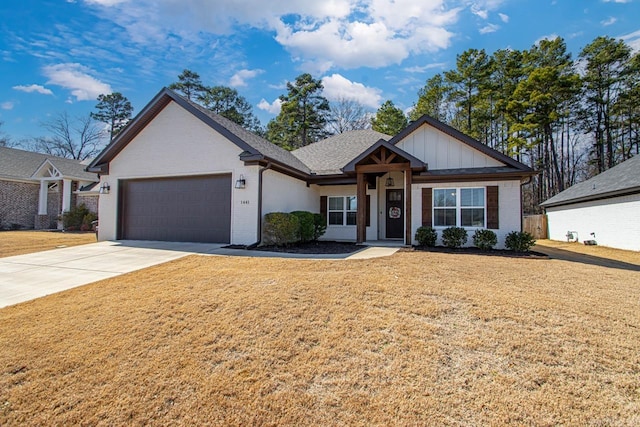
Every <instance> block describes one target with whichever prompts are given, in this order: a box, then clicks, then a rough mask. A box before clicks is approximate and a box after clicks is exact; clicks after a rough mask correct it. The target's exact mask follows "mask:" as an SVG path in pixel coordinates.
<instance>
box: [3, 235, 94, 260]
mask: <svg viewBox="0 0 640 427" xmlns="http://www.w3.org/2000/svg"><path fill="white" fill-rule="evenodd" d="M95 241H96V235H95V233H63V232H50V231H0V258H2V257H8V256H13V255H23V254H30V253H33V252H40V251H47V250H50V249H56V248H60V247H66V246H77V245H85V244H87V243H95Z"/></svg>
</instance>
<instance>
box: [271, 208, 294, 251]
mask: <svg viewBox="0 0 640 427" xmlns="http://www.w3.org/2000/svg"><path fill="white" fill-rule="evenodd" d="M299 228H300V221H299V220H298V217H297V216H295V215H291V214H288V213H284V212H271V213H268V214H266V215H265V216H264V227H263V229H262V234H263V241H264V243H265V244H266V245H276V246H286V245H288V244H290V243H293V242H295V241H297V239H298V229H299Z"/></svg>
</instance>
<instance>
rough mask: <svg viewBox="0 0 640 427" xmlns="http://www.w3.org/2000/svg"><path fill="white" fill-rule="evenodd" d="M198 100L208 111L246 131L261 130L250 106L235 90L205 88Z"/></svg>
mask: <svg viewBox="0 0 640 427" xmlns="http://www.w3.org/2000/svg"><path fill="white" fill-rule="evenodd" d="M198 100H199V101H200V102H201V103H202V104H203V105H204V106H205V107H206V108H207V109H208V110H211V111H213V112H214V113H216V114H220V115H221V116H222V117H226V118H227V119H229V120H231V121H232V122H235V123H237V124H239V125H240V126H242V127H243V128H245V129H247V130H250V131H254V132H259V131H260V129H261V126H260V120H258V118H257V117H256V116H255V115H254V114H253V111H252V107H251V104H249V102H248V101H247V100H246V99H245V98H244V97H243V96H241V95H240V94H239V93H238V91H237V90H235V89H232V88H230V87H226V86H213V87H207V88H205V90H204V92H203V93H202V94H201V95H200V96H199V97H198Z"/></svg>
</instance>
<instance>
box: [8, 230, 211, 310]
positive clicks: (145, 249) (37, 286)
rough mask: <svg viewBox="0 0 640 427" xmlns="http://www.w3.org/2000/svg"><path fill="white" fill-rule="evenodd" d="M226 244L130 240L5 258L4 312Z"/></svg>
mask: <svg viewBox="0 0 640 427" xmlns="http://www.w3.org/2000/svg"><path fill="white" fill-rule="evenodd" d="M221 246H223V245H220V244H209V243H174V242H139V241H126V240H125V241H117V242H98V243H92V244H88V245H82V246H74V247H70V248H61V249H54V250H50V251H44V252H36V253H33V254H27V255H17V256H12V257H7V258H0V308H1V307H6V306H8V305H13V304H17V303H20V302H23V301H28V300H31V299H34V298H39V297H42V296H45V295H49V294H52V293H55V292H60V291H63V290H66V289H70V288H74V287H76V286H82V285H85V284H87V283H91V282H96V281H98V280H102V279H107V278H109V277H114V276H118V275H120V274H124V273H128V272H130V271H135V270H140V269H142V268H147V267H151V266H153V265H157V264H162V263H163V262H167V261H171V260H174V259H178V258H182V257H184V256H187V255H189V254H194V253H196V254H213V253H215V252H216V251H217V250H218V249H220V247H221Z"/></svg>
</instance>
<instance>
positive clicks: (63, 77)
mask: <svg viewBox="0 0 640 427" xmlns="http://www.w3.org/2000/svg"><path fill="white" fill-rule="evenodd" d="M42 71H43V73H44V75H45V76H46V77H47V78H48V79H49V81H47V84H53V85H56V86H62V87H64V88H65V89H69V90H70V91H71V95H73V96H74V97H75V98H76V100H78V101H91V100H95V99H96V98H97V97H98V95H101V94H107V93H111V92H113V91H112V90H111V86H109V85H108V84H106V83H103V82H101V81H100V80H98V79H96V78H94V77H92V76H90V75H89V73H90V72H91V70H90V69H89V68H87V67H85V66H84V65H81V64H76V63H66V64H56V65H49V66H46V67H44V68H43V69H42Z"/></svg>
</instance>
